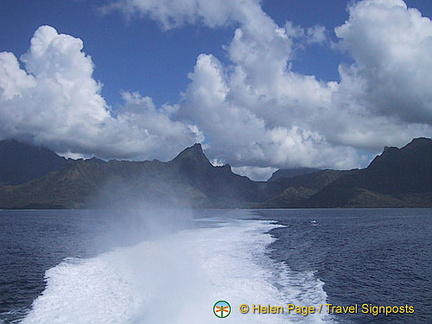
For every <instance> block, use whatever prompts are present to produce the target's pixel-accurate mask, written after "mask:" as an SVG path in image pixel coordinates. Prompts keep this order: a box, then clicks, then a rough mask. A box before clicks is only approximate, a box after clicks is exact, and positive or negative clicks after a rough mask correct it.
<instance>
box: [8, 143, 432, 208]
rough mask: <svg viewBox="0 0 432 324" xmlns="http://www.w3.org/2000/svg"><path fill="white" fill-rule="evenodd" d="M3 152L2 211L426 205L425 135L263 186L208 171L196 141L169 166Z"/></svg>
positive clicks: (428, 160)
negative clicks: (356, 161) (354, 166)
mask: <svg viewBox="0 0 432 324" xmlns="http://www.w3.org/2000/svg"><path fill="white" fill-rule="evenodd" d="M5 147H6V148H7V149H4V148H5ZM2 148H3V150H2ZM3 152H6V153H5V154H0V165H1V166H2V171H3V173H0V174H2V176H3V178H1V179H2V180H1V181H2V182H3V184H0V208H113V207H119V208H123V207H130V208H133V207H139V206H140V204H142V203H143V202H151V203H152V204H160V205H164V206H165V205H175V206H179V205H180V206H190V207H195V208H204V207H205V208H234V207H235V208H290V207H297V208H303V207H432V199H431V198H432V185H431V184H432V140H431V139H427V138H419V139H415V140H413V141H412V142H411V143H410V144H408V145H406V146H405V147H403V148H401V149H398V148H386V149H385V150H384V152H383V153H382V154H381V155H379V156H377V157H376V158H375V159H374V160H373V161H372V162H371V164H370V165H369V166H368V167H367V168H366V169H362V170H347V171H337V170H319V171H315V172H314V170H306V172H303V171H305V170H303V171H299V172H297V171H298V170H297V171H294V172H291V173H290V172H289V171H287V172H285V171H284V172H280V173H279V175H276V176H275V177H273V179H272V180H271V181H266V182H257V181H252V180H250V179H249V178H247V177H244V176H240V175H237V174H234V173H233V172H232V171H231V167H230V165H228V164H227V165H224V166H217V167H215V166H213V165H212V164H211V163H210V162H209V160H208V159H207V157H206V156H205V154H204V152H203V150H202V147H201V145H200V144H195V145H193V146H192V147H189V148H187V149H185V150H184V151H182V152H181V153H180V154H179V155H178V156H177V157H176V158H175V159H173V160H172V161H169V162H160V161H157V160H155V161H144V162H130V161H116V160H112V161H108V162H106V161H102V160H99V159H96V158H93V159H90V160H82V159H81V160H65V159H63V158H60V157H58V156H57V155H56V154H55V153H54V152H52V151H49V150H47V149H43V148H35V147H32V146H28V145H25V144H24V145H23V144H20V143H17V142H15V141H3V142H0V153H3ZM11 156H12V157H14V159H11V158H10V157H11ZM5 170H7V172H6V171H5ZM30 171H31V172H30ZM280 175H285V176H280ZM287 175H289V176H287Z"/></svg>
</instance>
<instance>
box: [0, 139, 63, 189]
mask: <svg viewBox="0 0 432 324" xmlns="http://www.w3.org/2000/svg"><path fill="white" fill-rule="evenodd" d="M64 163H66V159H64V158H62V157H60V156H58V155H57V154H56V153H54V152H53V151H51V150H49V149H47V148H44V147H39V146H33V145H30V144H25V143H21V142H19V141H17V140H14V139H8V140H3V141H0V183H3V184H12V185H13V184H21V183H25V182H27V181H30V180H34V179H37V178H39V177H42V176H44V175H45V174H47V173H49V172H51V171H55V170H58V169H59V168H60V167H61V166H62V165H63V164H64Z"/></svg>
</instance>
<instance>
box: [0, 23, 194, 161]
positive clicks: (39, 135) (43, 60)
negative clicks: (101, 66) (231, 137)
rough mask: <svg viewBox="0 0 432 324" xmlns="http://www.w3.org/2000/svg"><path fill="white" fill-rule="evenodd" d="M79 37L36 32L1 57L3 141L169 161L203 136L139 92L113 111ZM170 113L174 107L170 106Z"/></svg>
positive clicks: (0, 134)
mask: <svg viewBox="0 0 432 324" xmlns="http://www.w3.org/2000/svg"><path fill="white" fill-rule="evenodd" d="M82 49H83V43H82V41H81V40H80V39H78V38H74V37H72V36H69V35H64V34H58V33H57V31H56V30H55V29H54V28H52V27H49V26H42V27H40V28H39V29H38V30H37V31H36V32H35V34H34V36H33V38H32V40H31V46H30V49H29V51H28V52H27V53H26V54H24V55H23V56H22V57H21V61H22V62H23V63H24V66H25V69H21V67H20V64H19V61H18V60H17V58H16V57H15V56H14V55H13V54H12V53H7V52H3V53H0V137H1V138H12V137H13V138H17V139H21V140H24V141H27V142H33V143H35V144H40V145H44V146H47V147H50V148H52V149H54V150H56V151H57V152H60V153H67V154H68V155H69V156H73V155H74V154H76V153H78V154H83V155H97V156H99V157H102V158H159V159H168V158H172V157H173V156H174V155H175V153H177V152H178V151H179V150H181V149H183V148H184V147H185V146H186V145H190V144H192V143H194V142H195V141H199V140H202V134H200V133H199V130H198V129H197V128H196V127H195V126H194V125H186V124H182V123H180V122H176V121H173V120H171V119H170V117H169V115H170V114H171V113H172V111H173V109H174V108H173V107H169V106H166V107H165V108H164V107H162V108H161V109H157V108H156V107H155V106H154V104H153V102H152V100H151V99H150V98H148V97H142V96H141V95H140V94H138V93H127V92H125V93H124V94H123V98H124V100H125V105H124V108H123V109H122V110H120V111H119V112H117V114H116V115H115V116H114V114H113V113H112V112H111V109H110V107H109V106H108V105H107V103H106V102H105V100H104V98H103V97H102V96H101V94H100V92H101V88H102V85H101V83H99V82H97V81H96V80H94V79H93V78H92V74H93V70H94V65H93V63H92V60H91V58H90V57H89V56H87V55H86V54H85V53H84V52H83V51H82ZM174 110H175V109H174Z"/></svg>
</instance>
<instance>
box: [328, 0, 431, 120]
mask: <svg viewBox="0 0 432 324" xmlns="http://www.w3.org/2000/svg"><path fill="white" fill-rule="evenodd" d="M349 14H350V19H349V20H348V21H347V22H346V23H345V24H344V25H342V26H340V27H338V28H336V30H335V32H336V35H337V36H338V37H339V38H340V39H341V42H340V45H341V46H342V47H343V48H344V49H346V50H347V51H349V52H350V53H351V55H352V57H353V58H354V59H355V64H353V65H350V66H342V67H341V68H340V73H341V75H342V79H343V80H344V81H346V82H347V83H351V84H349V85H348V88H350V87H354V88H356V89H360V93H359V95H358V98H357V99H358V100H359V101H361V102H362V103H364V104H365V105H367V106H368V107H369V108H370V110H371V112H373V113H376V114H380V115H384V116H391V117H395V118H397V119H398V120H400V121H403V122H408V123H426V124H428V125H432V91H430V85H431V84H432V56H431V53H432V21H431V20H430V19H429V18H427V17H422V15H421V13H420V12H419V11H418V10H417V9H408V8H407V6H406V4H405V3H404V2H403V1H402V0H380V1H370V0H368V1H363V2H360V3H358V4H356V5H355V6H352V7H350V9H349Z"/></svg>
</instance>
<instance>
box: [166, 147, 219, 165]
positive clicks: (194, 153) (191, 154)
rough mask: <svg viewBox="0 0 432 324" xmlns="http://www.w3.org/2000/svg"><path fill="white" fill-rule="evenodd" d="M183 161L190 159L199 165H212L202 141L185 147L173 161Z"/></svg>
mask: <svg viewBox="0 0 432 324" xmlns="http://www.w3.org/2000/svg"><path fill="white" fill-rule="evenodd" d="M183 161H190V162H193V163H194V164H197V165H205V166H208V165H210V166H211V163H210V161H209V160H208V159H207V157H206V156H205V154H204V152H203V149H202V146H201V144H200V143H195V144H194V145H192V146H190V147H188V148H186V149H184V150H183V151H181V152H180V153H179V155H177V156H176V157H175V158H174V160H172V161H171V162H174V163H179V162H183Z"/></svg>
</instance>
